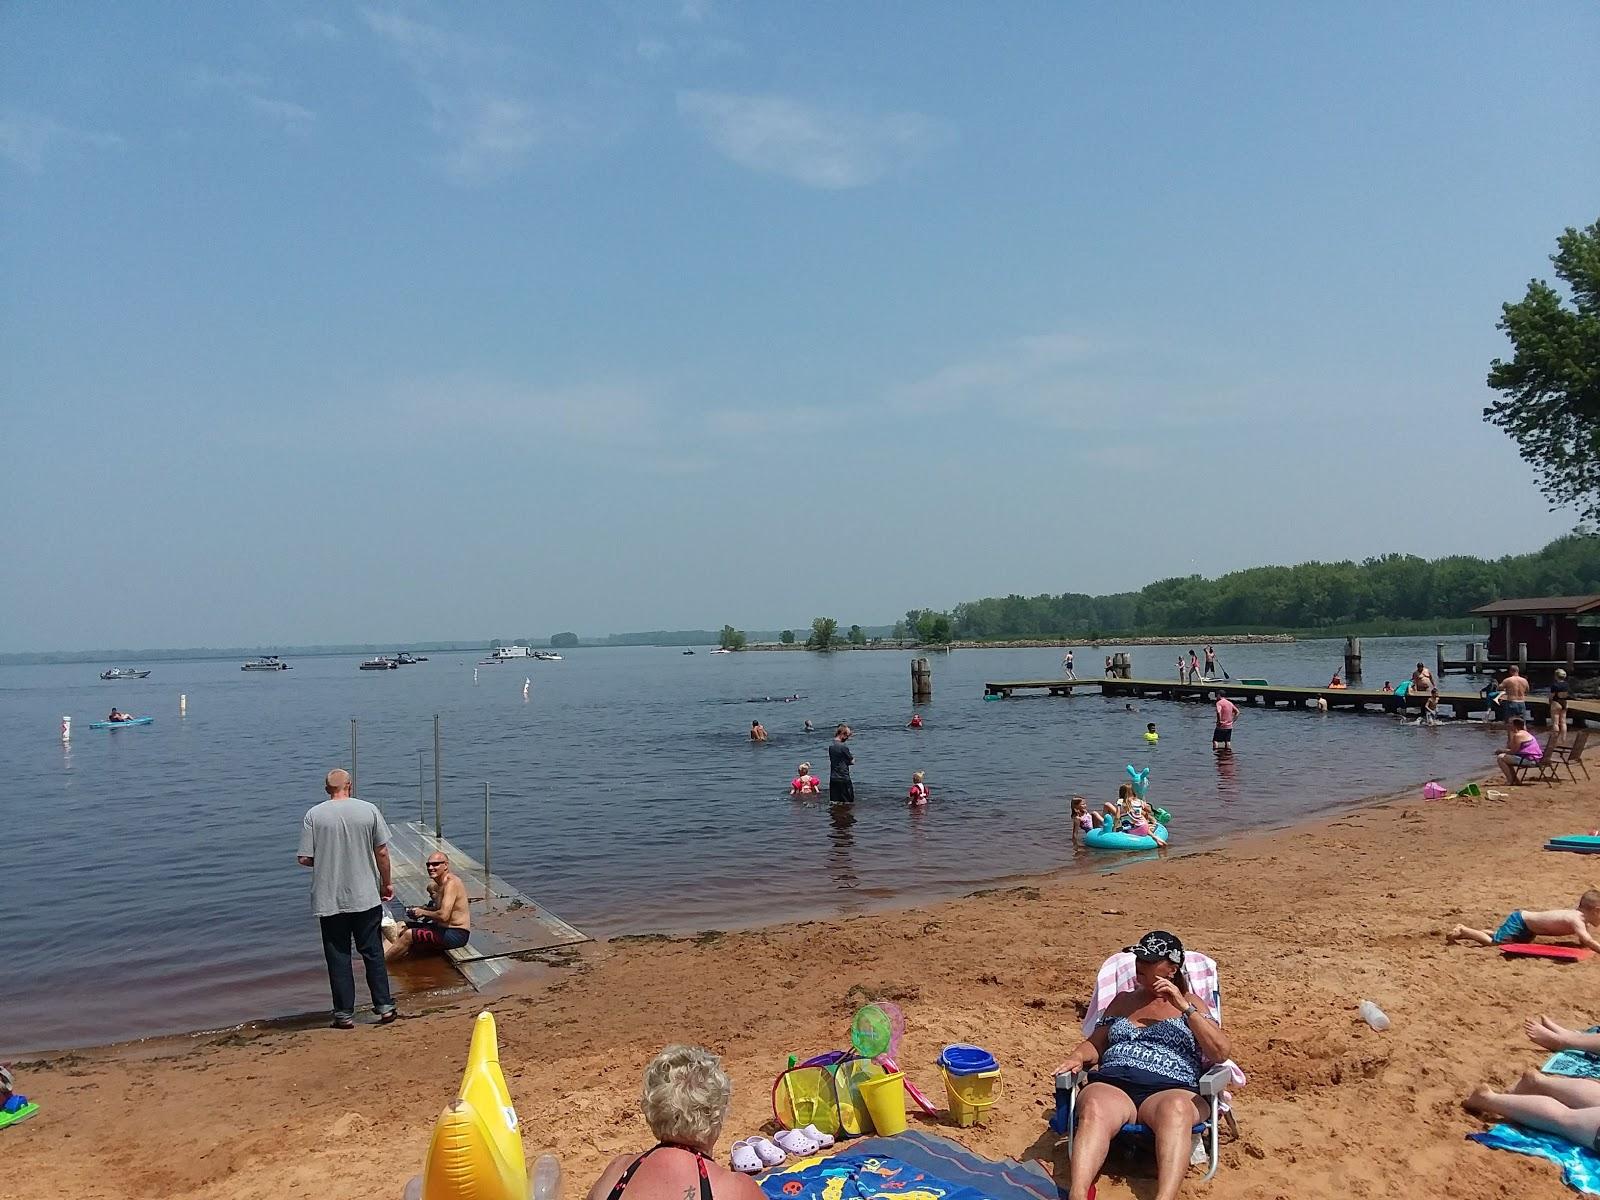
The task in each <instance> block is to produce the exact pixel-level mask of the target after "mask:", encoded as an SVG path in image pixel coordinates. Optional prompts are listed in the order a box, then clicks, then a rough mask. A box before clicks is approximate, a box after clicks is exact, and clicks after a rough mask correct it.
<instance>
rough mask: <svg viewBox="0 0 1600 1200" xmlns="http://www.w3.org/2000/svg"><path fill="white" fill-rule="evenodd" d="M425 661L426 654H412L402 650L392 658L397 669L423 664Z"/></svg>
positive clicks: (426, 658)
mask: <svg viewBox="0 0 1600 1200" xmlns="http://www.w3.org/2000/svg"><path fill="white" fill-rule="evenodd" d="M427 661H428V656H427V655H426V654H412V653H410V652H409V651H406V650H402V651H400V653H399V654H396V655H395V656H394V662H395V665H396V666H398V667H409V666H412V665H413V664H415V663H425V662H427Z"/></svg>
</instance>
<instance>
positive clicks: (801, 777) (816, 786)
mask: <svg viewBox="0 0 1600 1200" xmlns="http://www.w3.org/2000/svg"><path fill="white" fill-rule="evenodd" d="M821 790H822V784H820V783H819V782H817V777H816V776H815V775H813V774H812V773H811V764H810V763H801V764H800V766H799V769H798V771H797V772H796V774H795V777H794V778H793V779H792V780H790V781H789V795H791V796H815V795H816V794H817V793H818V792H820V791H821Z"/></svg>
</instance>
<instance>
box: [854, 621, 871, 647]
mask: <svg viewBox="0 0 1600 1200" xmlns="http://www.w3.org/2000/svg"><path fill="white" fill-rule="evenodd" d="M850 644H851V645H852V646H865V645H866V644H867V635H866V634H865V633H863V632H861V626H859V625H852V626H850Z"/></svg>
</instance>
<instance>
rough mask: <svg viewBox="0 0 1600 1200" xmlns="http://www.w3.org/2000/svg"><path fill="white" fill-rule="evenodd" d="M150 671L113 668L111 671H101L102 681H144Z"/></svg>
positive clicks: (133, 668)
mask: <svg viewBox="0 0 1600 1200" xmlns="http://www.w3.org/2000/svg"><path fill="white" fill-rule="evenodd" d="M148 674H150V672H149V671H141V670H139V669H138V668H136V667H112V668H111V669H110V670H106V671H101V672H100V678H101V679H143V678H144V677H145V676H146V675H148Z"/></svg>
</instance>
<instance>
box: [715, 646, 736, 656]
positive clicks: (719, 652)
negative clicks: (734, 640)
mask: <svg viewBox="0 0 1600 1200" xmlns="http://www.w3.org/2000/svg"><path fill="white" fill-rule="evenodd" d="M711 653H713V654H732V653H733V651H732V650H729V649H728V648H727V647H726V646H723V647H722V648H721V649H720V650H713V651H712V652H711Z"/></svg>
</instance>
